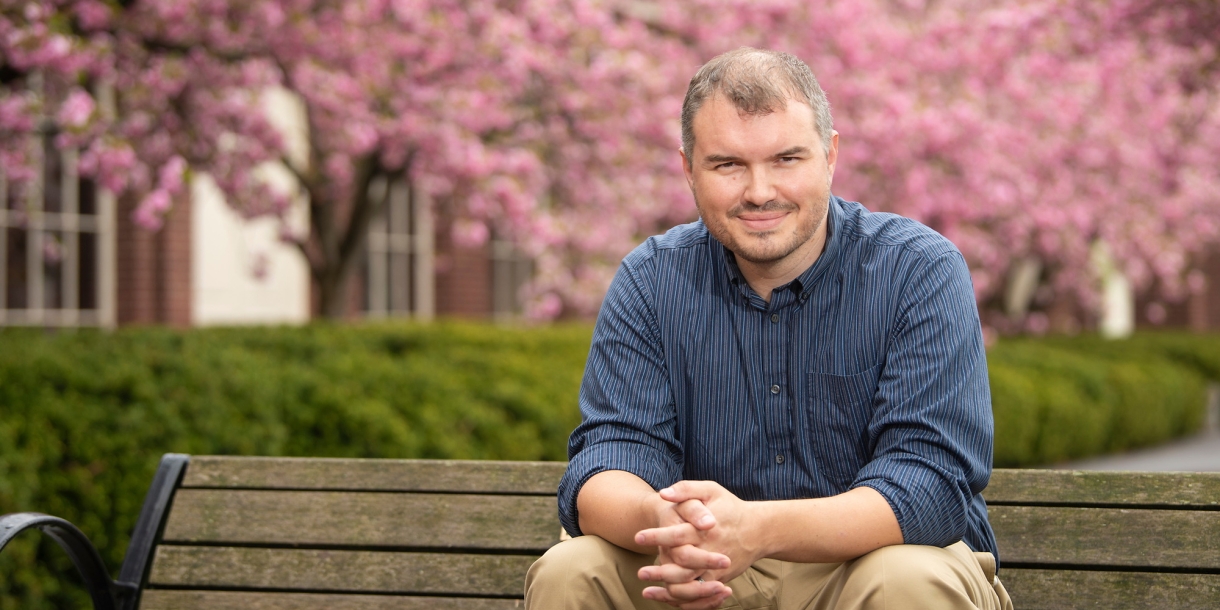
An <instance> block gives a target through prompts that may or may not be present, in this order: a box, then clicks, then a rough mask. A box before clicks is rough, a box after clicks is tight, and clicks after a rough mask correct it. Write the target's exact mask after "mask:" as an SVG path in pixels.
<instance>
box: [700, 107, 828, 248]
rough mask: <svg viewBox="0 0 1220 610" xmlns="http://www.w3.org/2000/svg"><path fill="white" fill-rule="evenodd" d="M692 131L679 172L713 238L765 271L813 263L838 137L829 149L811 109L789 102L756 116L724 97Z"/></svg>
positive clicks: (820, 237) (706, 109) (819, 243)
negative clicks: (682, 172) (691, 147)
mask: <svg viewBox="0 0 1220 610" xmlns="http://www.w3.org/2000/svg"><path fill="white" fill-rule="evenodd" d="M692 129H693V131H694V135H695V145H694V150H693V151H682V160H683V164H682V167H683V168H684V169H685V171H686V180H687V182H688V183H689V184H690V187H691V192H692V193H693V194H694V196H695V206H696V207H698V208H699V215H700V216H701V217H702V218H703V223H704V224H705V225H707V228H708V231H709V232H711V234H712V236H713V237H715V238H716V239H717V240H718V241H720V243H722V244H724V246H725V247H726V248H728V249H729V250H731V251H732V252H733V253H734V254H736V255H737V257H738V259H745V260H746V261H748V262H749V263H753V264H754V265H757V266H760V267H771V268H775V267H777V266H779V267H783V266H786V265H784V263H790V264H793V265H795V264H800V263H801V262H802V261H805V260H806V259H808V260H809V261H810V262H812V261H813V260H815V259H816V258H817V256H818V255H819V254H820V253H821V250H822V245H823V244H824V243H825V235H826V228H825V226H824V225H825V223H824V220H825V219H826V210H827V206H828V202H829V198H830V183H831V178H833V176H834V169H835V160H836V159H837V157H838V146H839V136H838V134H837V133H836V134H834V135H833V137H832V138H831V145H830V151H829V152H826V151H824V150H823V149H822V141H821V139H820V138H819V137H818V132H817V129H816V128H815V126H814V120H813V110H812V109H811V108H810V107H809V105H808V104H805V103H803V102H798V101H794V100H791V99H790V100H788V103H787V106H785V107H784V108H781V109H779V110H777V111H776V112H773V113H771V114H765V115H759V116H751V115H745V114H742V113H740V112H738V110H737V108H736V107H734V106H733V104H732V103H731V102H729V101H727V100H725V99H724V98H722V97H721V96H714V97H712V98H711V99H709V100H708V101H707V102H705V103H704V104H703V107H702V108H700V109H699V111H698V113H697V114H695V118H694V121H693V122H692ZM739 263H740V260H739ZM743 271H744V269H743Z"/></svg>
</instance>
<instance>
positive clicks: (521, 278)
mask: <svg viewBox="0 0 1220 610" xmlns="http://www.w3.org/2000/svg"><path fill="white" fill-rule="evenodd" d="M491 265H492V266H491V306H492V317H494V318H495V319H496V320H498V321H509V320H514V319H517V318H520V317H521V314H522V311H523V308H522V306H521V288H522V287H523V286H525V283H526V282H528V281H529V280H530V279H531V278H532V277H533V276H534V261H533V259H531V258H529V257H528V256H526V255H525V254H523V253H522V252H521V250H519V249H517V248H516V247H515V246H514V245H513V244H512V242H508V241H503V240H492V242H491Z"/></svg>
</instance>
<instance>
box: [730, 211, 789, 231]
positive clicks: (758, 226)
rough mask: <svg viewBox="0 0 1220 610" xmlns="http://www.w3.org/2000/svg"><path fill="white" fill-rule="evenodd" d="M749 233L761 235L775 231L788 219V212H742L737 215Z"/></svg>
mask: <svg viewBox="0 0 1220 610" xmlns="http://www.w3.org/2000/svg"><path fill="white" fill-rule="evenodd" d="M735 217H736V219H737V221H738V222H740V223H741V224H742V225H743V226H744V227H745V228H746V230H747V231H750V232H753V233H761V232H764V231H773V230H775V229H777V228H779V226H780V225H781V224H783V223H784V219H785V218H787V217H788V211H787V210H768V211H765V212H764V211H756V212H755V211H751V212H741V213H739V214H736V215H735Z"/></svg>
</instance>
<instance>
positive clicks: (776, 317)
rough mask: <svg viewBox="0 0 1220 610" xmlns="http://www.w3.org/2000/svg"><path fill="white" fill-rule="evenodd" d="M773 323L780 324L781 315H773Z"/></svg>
mask: <svg viewBox="0 0 1220 610" xmlns="http://www.w3.org/2000/svg"><path fill="white" fill-rule="evenodd" d="M771 322H773V323H778V322H779V314H777V313H773V314H771Z"/></svg>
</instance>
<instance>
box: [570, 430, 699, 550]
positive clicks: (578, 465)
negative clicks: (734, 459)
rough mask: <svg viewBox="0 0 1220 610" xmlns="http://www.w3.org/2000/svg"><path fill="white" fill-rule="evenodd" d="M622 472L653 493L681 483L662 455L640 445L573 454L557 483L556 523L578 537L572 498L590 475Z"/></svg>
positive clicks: (587, 449)
mask: <svg viewBox="0 0 1220 610" xmlns="http://www.w3.org/2000/svg"><path fill="white" fill-rule="evenodd" d="M607 470H622V471H625V472H629V473H631V474H634V475H635V476H637V477H640V478H641V479H643V480H644V482H646V483H648V484H649V485H651V486H652V488H653V489H663V488H665V487H668V486H670V485H673V484H674V483H677V482H678V481H680V480H681V479H682V469H681V467H680V466H679V465H678V463H677V462H676V461H675V460H674V459H673V458H672V457H670V456H669V455H668V454H667V453H665V452H664V451H661V450H658V449H656V448H654V447H650V446H648V445H644V444H641V443H600V444H596V445H592V446H589V447H585V448H584V449H582V450H581V451H580V453H578V454H576V455H575V456H574V457H573V458H572V460H571V461H570V462H568V469H567V471H565V472H564V473H563V478H562V479H561V480H560V481H559V522H560V523H562V524H563V529H564V530H566V531H567V532H568V534H570V535H572V536H581V535H583V533H582V532H581V531H580V515H579V514H578V512H577V509H576V497H577V496H578V495H579V494H580V488H581V487H584V484H585V482H586V481H588V480H589V479H590V478H591V477H592V476H593V475H595V474H597V473H599V472H604V471H607Z"/></svg>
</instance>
